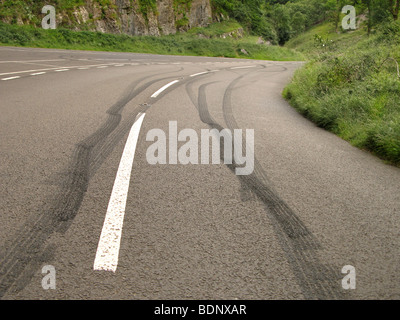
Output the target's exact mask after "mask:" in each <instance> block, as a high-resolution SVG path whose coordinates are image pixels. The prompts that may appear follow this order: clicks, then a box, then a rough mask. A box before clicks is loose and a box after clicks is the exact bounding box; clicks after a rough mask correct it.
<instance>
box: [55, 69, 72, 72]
mask: <svg viewBox="0 0 400 320" xmlns="http://www.w3.org/2000/svg"><path fill="white" fill-rule="evenodd" d="M68 70H69V69H58V70H54V72H63V71H68Z"/></svg>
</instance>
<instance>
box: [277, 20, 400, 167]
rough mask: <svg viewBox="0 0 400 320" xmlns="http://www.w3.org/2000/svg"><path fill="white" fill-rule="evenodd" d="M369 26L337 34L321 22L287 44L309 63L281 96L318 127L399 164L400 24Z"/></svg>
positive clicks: (392, 21) (393, 21)
mask: <svg viewBox="0 0 400 320" xmlns="http://www.w3.org/2000/svg"><path fill="white" fill-rule="evenodd" d="M367 24H368V22H367V21H366V22H365V24H364V26H360V28H359V29H358V30H356V31H351V32H345V33H341V34H338V33H336V32H335V28H334V26H333V25H332V24H330V23H325V24H323V25H319V26H317V27H315V28H313V29H312V30H310V31H308V32H306V33H304V34H302V35H300V36H299V37H297V38H294V39H292V40H290V41H289V42H288V43H287V47H289V48H296V49H297V50H299V51H301V52H304V53H306V54H307V56H308V58H309V60H310V62H309V63H307V64H306V66H305V67H304V68H302V69H300V70H298V71H297V72H296V73H295V76H294V79H293V81H292V83H291V84H289V85H288V86H287V87H286V89H285V91H284V97H286V98H287V99H288V101H290V103H291V104H292V105H293V106H294V107H295V108H296V109H297V110H298V111H299V112H300V113H302V114H303V115H304V116H306V117H307V118H309V119H311V120H312V121H313V122H315V123H316V124H317V125H318V126H320V127H322V128H325V129H327V130H330V131H331V132H334V133H335V134H337V135H339V136H340V137H342V138H343V139H345V140H347V141H349V142H350V143H351V144H353V145H354V146H357V147H359V148H362V149H365V150H369V151H371V152H373V153H374V154H376V155H378V156H379V157H381V158H382V159H385V160H387V161H389V162H390V163H392V164H395V165H399V164H400V72H399V63H400V21H398V20H393V19H389V20H388V21H385V22H382V23H381V24H377V25H375V26H374V28H373V29H370V30H368V29H369V27H368V25H367ZM368 32H369V33H370V35H368Z"/></svg>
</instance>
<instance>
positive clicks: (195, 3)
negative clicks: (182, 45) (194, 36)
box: [57, 0, 211, 36]
mask: <svg viewBox="0 0 400 320" xmlns="http://www.w3.org/2000/svg"><path fill="white" fill-rule="evenodd" d="M153 4H154V5H153V6H152V7H150V6H148V7H146V6H144V5H143V4H142V3H140V1H139V0H109V1H108V4H107V5H102V4H101V2H99V1H96V0H87V1H86V4H85V5H84V6H79V7H76V8H74V9H73V10H72V12H70V13H69V14H65V12H58V15H57V23H58V24H59V25H60V24H61V25H74V28H75V29H77V30H79V29H89V30H96V31H100V32H106V33H125V34H129V35H153V36H159V35H166V34H171V33H176V32H177V31H185V30H188V29H190V28H193V27H198V26H201V27H204V26H207V25H208V24H209V23H210V22H211V6H210V0H188V1H182V0H153Z"/></svg>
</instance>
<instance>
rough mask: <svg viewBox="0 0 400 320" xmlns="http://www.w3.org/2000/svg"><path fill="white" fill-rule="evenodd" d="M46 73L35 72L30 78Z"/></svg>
mask: <svg viewBox="0 0 400 320" xmlns="http://www.w3.org/2000/svg"><path fill="white" fill-rule="evenodd" d="M45 73H46V72H36V73H31V76H39V75H41V74H45Z"/></svg>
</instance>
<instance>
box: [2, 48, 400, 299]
mask: <svg viewBox="0 0 400 320" xmlns="http://www.w3.org/2000/svg"><path fill="white" fill-rule="evenodd" d="M300 66H301V63H298V62H271V61H253V60H251V61H250V60H236V59H225V58H202V57H177V56H175V57H172V56H158V55H145V54H133V53H106V52H83V51H67V50H44V49H29V48H11V47H1V48H0V115H1V116H0V121H1V125H0V136H1V140H0V177H1V184H0V210H1V213H0V261H1V262H0V297H1V298H2V299H7V300H8V299H196V300H197V299H229V300H230V299H232V300H233V299H240V300H242V299H243V300H247V299H257V300H258V299H262V300H268V299H349V298H350V299H399V298H400V241H399V239H400V237H399V231H400V192H399V191H400V169H399V168H395V167H393V166H390V165H387V164H385V163H384V162H382V161H381V160H379V159H377V158H376V157H374V156H372V155H370V154H369V153H367V152H365V151H361V150H358V149H356V148H354V147H352V146H350V145H349V144H348V143H346V142H344V141H343V140H341V139H340V138H338V137H336V136H335V135H333V134H331V133H328V132H326V131H324V130H322V129H320V128H317V127H316V126H315V125H313V124H312V123H311V122H309V121H308V120H306V119H304V118H303V117H302V116H300V115H299V114H298V113H297V112H296V111H295V110H294V109H292V108H291V107H290V106H289V105H288V103H287V102H285V101H284V99H283V98H282V96H281V92H282V90H283V88H284V86H285V85H286V84H287V83H288V82H289V81H290V78H291V77H292V76H293V73H294V71H295V70H296V69H297V68H298V67H300ZM171 121H175V122H172V123H176V124H177V131H178V132H181V130H183V129H193V130H195V132H196V133H198V137H201V132H202V130H204V129H208V130H211V129H217V130H219V131H220V130H222V129H227V130H230V132H233V131H234V130H235V129H243V130H245V129H253V130H254V139H255V140H254V149H252V150H251V149H250V148H243V150H242V151H243V152H244V151H246V152H249V154H250V152H251V151H254V170H253V171H252V172H251V174H249V175H237V174H236V172H235V170H236V169H237V168H238V167H239V165H238V164H237V163H235V162H234V163H233V164H230V163H224V162H223V161H221V163H219V164H213V163H210V164H193V163H189V164H183V163H181V162H179V161H178V163H177V164H173V163H171V162H172V161H170V160H171V158H167V163H166V164H162V163H161V164H160V163H158V164H151V163H149V160H148V157H147V156H146V154H147V153H148V150H149V149H151V146H154V143H155V141H151V140H149V139H147V138H146V137H147V134H148V133H149V132H151V130H152V129H161V130H163V132H165V133H166V138H167V142H168V145H166V148H168V150H173V148H172V147H170V144H169V143H170V142H172V143H177V147H179V148H181V147H182V146H183V145H184V141H179V142H176V139H175V140H174V139H173V137H174V136H173V135H171V137H170V136H169V135H170V134H171V130H169V126H170V122H171ZM244 133H245V131H243V136H245V137H246V135H245V134H244ZM174 141H175V142H174ZM243 141H245V140H243ZM246 141H249V140H246ZM199 144H200V141H199ZM172 145H173V144H172ZM244 145H245V143H244ZM222 146H223V145H222ZM221 150H222V149H221ZM209 151H210V150H209ZM158 152H159V154H162V149H159V150H158ZM198 152H199V153H200V149H199V151H198ZM202 152H203V151H202ZM210 152H211V151H210ZM157 154H158V153H157ZM159 154H158V155H159ZM167 154H168V155H169V151H167ZM221 155H222V153H221ZM222 158H223V156H222V157H221V159H220V160H222ZM172 159H173V158H172ZM122 222H123V224H122ZM46 266H47V267H46ZM48 266H52V267H53V269H52V270H53V271H55V273H54V272H53V273H52V272H51V271H49V270H50V269H48V268H49V267H48ZM344 266H352V267H354V269H353V270H355V278H354V277H352V278H351V279H349V278H346V283H348V284H352V285H354V284H355V288H354V289H351V288H350V289H345V288H344V287H343V282H344V281H342V280H343V278H344V277H346V276H347V274H345V273H342V268H343V267H344ZM43 268H44V269H43ZM46 268H47V269H46ZM50 268H51V267H50ZM47 271H48V272H47ZM349 275H351V276H352V275H353V274H349ZM48 276H54V277H53V278H48ZM354 279H355V283H354V281H353V280H354ZM46 284H47V285H49V286H51V285H52V284H55V285H56V287H55V289H53V288H52V287H50V288H48V287H47V290H46V289H45V288H46Z"/></svg>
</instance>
